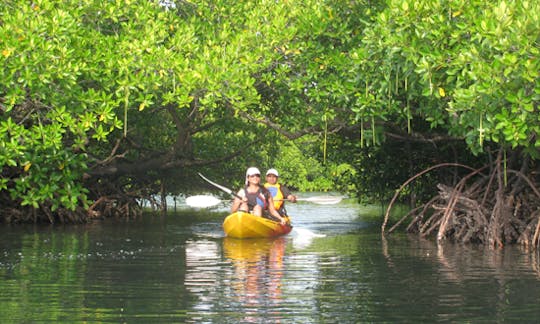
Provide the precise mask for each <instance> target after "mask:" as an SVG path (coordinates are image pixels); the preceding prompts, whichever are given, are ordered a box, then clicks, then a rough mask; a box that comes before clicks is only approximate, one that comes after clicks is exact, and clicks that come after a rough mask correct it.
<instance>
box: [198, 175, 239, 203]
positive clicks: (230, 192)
mask: <svg viewBox="0 0 540 324" xmlns="http://www.w3.org/2000/svg"><path fill="white" fill-rule="evenodd" d="M199 177H201V178H203V179H204V181H206V182H208V183H209V184H211V185H212V186H214V187H216V188H219V189H220V190H222V191H224V192H226V193H228V194H229V195H232V196H234V197H236V198H238V199H242V197H240V196H238V195H237V194H236V193H234V192H233V191H232V190H231V189H229V188H227V187H224V186H222V185H220V184H217V183H215V182H213V181H210V179H208V178H207V177H205V176H203V175H202V174H200V173H199ZM209 197H211V196H209ZM216 199H217V198H216ZM218 204H219V203H218Z"/></svg>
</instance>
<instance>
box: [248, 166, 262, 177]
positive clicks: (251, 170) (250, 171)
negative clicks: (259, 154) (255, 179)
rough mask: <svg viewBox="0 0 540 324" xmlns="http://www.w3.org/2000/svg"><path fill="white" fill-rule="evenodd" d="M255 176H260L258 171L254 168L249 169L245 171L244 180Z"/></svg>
mask: <svg viewBox="0 0 540 324" xmlns="http://www.w3.org/2000/svg"><path fill="white" fill-rule="evenodd" d="M256 174H259V175H260V174H261V171H259V169H257V168H255V167H250V168H248V169H247V171H246V178H247V177H249V176H252V175H256Z"/></svg>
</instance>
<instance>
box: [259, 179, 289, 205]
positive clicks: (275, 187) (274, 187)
mask: <svg viewBox="0 0 540 324" xmlns="http://www.w3.org/2000/svg"><path fill="white" fill-rule="evenodd" d="M264 187H265V188H266V189H268V191H270V193H271V194H272V197H273V198H274V207H275V208H276V210H278V211H279V210H280V209H281V206H283V199H284V198H285V197H283V192H282V191H281V185H280V184H279V183H276V184H269V183H265V184H264Z"/></svg>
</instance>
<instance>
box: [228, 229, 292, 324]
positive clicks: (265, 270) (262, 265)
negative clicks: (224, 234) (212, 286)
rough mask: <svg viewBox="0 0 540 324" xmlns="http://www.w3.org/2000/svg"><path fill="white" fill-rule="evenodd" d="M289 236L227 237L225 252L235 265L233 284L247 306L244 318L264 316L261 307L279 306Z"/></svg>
mask: <svg viewBox="0 0 540 324" xmlns="http://www.w3.org/2000/svg"><path fill="white" fill-rule="evenodd" d="M285 248H286V240H285V238H284V237H278V238H275V239H253V240H238V239H232V238H224V240H223V252H224V255H225V257H226V258H227V259H229V260H230V261H231V262H232V264H233V267H234V272H233V276H232V277H231V280H232V284H231V287H232V289H233V290H234V298H235V299H236V301H237V302H239V303H240V304H241V305H243V307H244V309H245V317H244V318H243V319H242V320H243V321H244V322H256V321H258V320H259V319H260V317H259V314H258V309H260V308H265V309H275V310H276V313H274V316H276V315H278V316H279V312H278V311H277V309H279V305H280V304H281V301H282V298H283V297H282V278H283V271H284V269H283V257H284V256H285V250H286V249H285Z"/></svg>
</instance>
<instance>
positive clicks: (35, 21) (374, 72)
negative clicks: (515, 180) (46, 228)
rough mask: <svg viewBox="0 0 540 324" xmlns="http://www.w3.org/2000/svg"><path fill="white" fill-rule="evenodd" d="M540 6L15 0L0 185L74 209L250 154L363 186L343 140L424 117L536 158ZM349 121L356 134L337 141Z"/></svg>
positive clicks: (177, 185)
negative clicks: (353, 179) (357, 180)
mask: <svg viewBox="0 0 540 324" xmlns="http://www.w3.org/2000/svg"><path fill="white" fill-rule="evenodd" d="M539 6H540V5H539V4H538V3H537V2H534V1H494V2H485V1H479V0H474V1H472V2H471V1H460V0H456V1H420V0H405V1H397V0H395V1H394V0H388V1H354V2H351V1H344V0H343V1H342V0H338V1H318V0H308V1H294V0H293V1H277V2H276V1H266V0H261V1H230V0H216V1H204V0H193V1H172V0H171V1H161V2H158V1H147V0H138V1H135V0H132V1H123V2H118V1H106V2H96V1H92V0H80V1H79V0H77V1H75V0H66V1H62V2H58V1H52V0H38V1H34V2H30V3H29V2H27V1H23V0H7V1H4V3H3V5H2V6H1V7H0V63H1V65H0V66H1V68H0V171H1V172H2V178H1V179H0V199H1V202H3V203H4V205H6V204H11V205H13V203H15V204H18V205H22V206H31V207H32V208H43V207H44V206H47V208H49V207H50V209H51V210H53V211H54V210H57V209H66V210H75V209H77V208H79V207H81V206H83V207H88V205H89V204H90V203H91V202H93V201H95V200H97V199H98V198H100V197H103V196H111V195H114V194H117V193H118V192H122V193H126V192H128V193H131V194H133V195H134V196H141V195H144V194H149V193H155V192H157V191H158V190H159V187H158V185H161V188H162V189H163V188H164V184H166V185H167V186H165V187H166V188H169V189H165V190H169V191H178V190H181V189H188V190H189V189H191V188H193V180H190V179H194V178H196V177H194V174H195V170H202V171H204V172H209V173H210V174H212V175H215V176H217V177H218V180H224V179H225V178H230V177H233V178H235V179H242V178H243V172H244V170H245V168H246V167H247V166H249V165H253V164H255V165H264V164H267V165H268V166H276V167H280V168H281V169H283V170H284V172H286V173H285V174H287V172H290V173H289V174H290V175H291V176H296V177H299V178H298V180H297V181H295V184H294V185H295V186H297V187H298V188H302V189H323V190H327V189H331V188H332V187H333V188H337V187H336V186H335V185H336V183H338V184H339V188H340V189H343V188H349V189H350V187H348V185H347V184H346V182H348V181H350V179H351V178H350V177H351V175H352V174H355V173H356V172H357V171H358V170H361V169H362V166H358V167H357V169H358V170H354V169H352V168H351V167H350V164H354V162H355V161H351V159H347V158H344V157H352V156H354V154H350V153H355V152H358V149H359V148H362V147H365V146H366V145H368V144H369V145H370V146H371V147H373V146H374V145H375V146H378V145H384V138H385V137H384V136H383V135H384V134H386V135H388V134H389V133H390V132H393V133H399V134H400V135H406V136H412V137H414V136H419V134H418V130H417V129H414V126H413V125H415V124H421V125H424V124H425V122H427V123H428V125H430V126H431V127H433V128H436V130H437V133H438V134H442V135H444V136H446V137H448V138H457V139H464V140H465V141H466V143H467V145H468V149H469V150H470V151H471V152H474V153H479V152H481V151H482V150H483V149H484V147H485V146H486V144H485V143H486V142H493V143H496V144H498V145H501V146H504V147H511V148H523V149H524V150H525V152H526V153H527V154H529V155H530V156H532V157H533V158H537V157H538V156H537V155H538V152H539V151H538V147H539V146H540V139H539V138H538V136H537V134H538V132H539V127H540V126H539V125H540V123H539V122H538V100H539V96H540V89H539V82H538V78H539V71H540V63H539V60H538V57H539V53H538V51H539V46H538V41H539V39H538V35H539V34H540V33H539V30H540V28H539V25H540V22H539V21H540V18H539V14H538V12H539V11H540V10H538V9H540V8H539ZM413 121H415V122H416V123H413ZM421 130H422V131H425V132H426V133H427V135H430V132H431V131H430V130H429V129H427V130H426V129H421ZM340 131H341V132H345V133H348V132H351V131H352V132H356V133H358V134H359V138H358V139H359V140H358V142H354V143H353V145H348V144H349V143H347V142H346V140H347V137H342V138H339V139H337V140H335V142H333V144H334V145H335V146H331V145H329V144H330V142H329V138H330V137H332V136H335V135H334V134H336V133H338V132H340ZM307 134H311V135H312V136H315V137H307V138H303V139H302V136H305V135H307ZM341 134H343V133H341ZM422 135H424V134H422ZM431 135H433V133H431ZM279 136H281V137H279ZM313 138H315V140H314V141H311V139H313ZM287 139H288V140H295V141H297V142H295V143H294V144H293V145H290V146H285V147H284V148H283V149H282V150H281V149H279V150H276V149H275V148H273V146H276V143H279V142H280V141H281V142H284V141H286V140H287ZM299 139H300V140H299ZM306 143H308V144H307V145H306ZM340 143H341V144H340ZM299 147H301V148H302V149H301V150H299V149H298V148H299ZM344 147H346V148H347V149H346V150H342V148H344ZM329 150H330V151H329ZM280 158H281V159H282V160H280ZM295 158H297V159H298V160H297V161H298V162H295V160H294V159H295ZM287 159H288V160H290V163H287V162H286V160H287ZM300 161H301V162H300ZM321 162H322V163H326V165H325V168H322V167H321V166H320V163H321ZM344 162H347V163H344ZM302 163H303V166H304V167H303V168H300V165H302ZM291 165H293V166H296V170H291V168H290V166H291ZM289 170H291V171H289ZM319 175H320V177H319ZM313 177H315V178H316V179H318V180H317V181H315V183H317V184H316V185H315V186H312V185H313V181H311V180H310V179H313ZM332 177H335V178H334V179H332Z"/></svg>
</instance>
